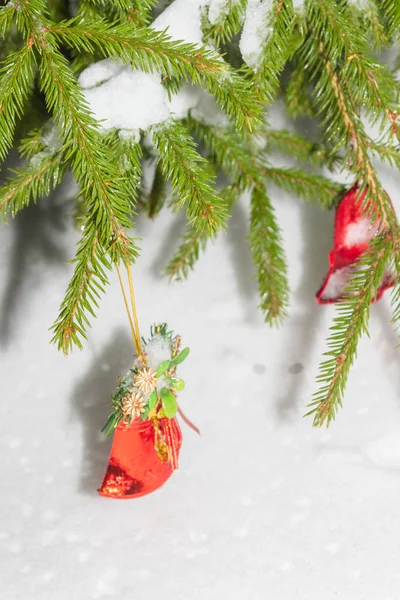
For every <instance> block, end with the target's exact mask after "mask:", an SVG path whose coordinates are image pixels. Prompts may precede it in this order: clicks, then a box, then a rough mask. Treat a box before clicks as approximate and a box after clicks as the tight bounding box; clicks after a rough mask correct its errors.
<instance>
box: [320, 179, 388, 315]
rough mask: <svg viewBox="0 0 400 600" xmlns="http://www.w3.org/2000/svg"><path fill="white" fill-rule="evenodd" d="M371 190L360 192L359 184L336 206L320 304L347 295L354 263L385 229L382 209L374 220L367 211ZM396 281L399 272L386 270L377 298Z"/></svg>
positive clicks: (377, 212)
mask: <svg viewBox="0 0 400 600" xmlns="http://www.w3.org/2000/svg"><path fill="white" fill-rule="evenodd" d="M366 194H367V190H364V191H363V192H362V193H360V191H359V189H358V185H357V184H356V185H354V186H353V187H352V188H351V190H349V191H348V192H347V193H346V194H345V195H344V196H343V198H342V200H341V202H340V204H339V206H338V207H337V210H336V218H335V233H334V238H333V250H332V251H331V252H329V271H328V274H327V276H326V278H325V280H324V282H323V284H322V286H321V288H320V289H319V290H318V292H317V294H316V299H317V302H318V303H319V304H330V303H333V302H337V301H338V300H341V299H343V298H344V290H345V289H346V286H347V283H348V281H349V279H350V277H351V273H352V270H353V269H354V263H356V261H357V260H358V259H359V258H360V256H361V255H362V254H363V253H364V252H365V251H366V250H367V248H368V245H369V243H370V242H371V240H372V239H373V237H374V236H375V235H376V234H377V233H382V232H383V231H384V229H385V224H384V223H383V221H382V219H381V218H380V215H379V211H376V212H375V214H376V217H375V220H374V221H373V220H372V219H371V217H370V216H369V215H367V214H366V208H368V209H369V207H370V204H371V203H370V202H369V203H368V204H367V207H366V208H365V207H363V200H364V198H365V196H366ZM394 283H395V276H394V275H393V273H390V272H389V271H385V273H384V275H383V278H382V282H381V285H380V286H379V288H378V290H377V294H376V297H375V298H374V299H373V300H372V301H373V302H376V301H377V300H379V299H380V298H381V297H382V294H383V292H384V291H385V290H387V289H388V288H390V287H392V286H393V285H394Z"/></svg>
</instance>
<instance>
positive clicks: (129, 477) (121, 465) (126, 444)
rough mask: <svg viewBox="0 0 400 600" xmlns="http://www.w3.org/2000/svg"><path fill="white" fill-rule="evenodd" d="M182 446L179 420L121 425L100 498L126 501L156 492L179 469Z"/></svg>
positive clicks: (147, 421) (135, 422)
mask: <svg viewBox="0 0 400 600" xmlns="http://www.w3.org/2000/svg"><path fill="white" fill-rule="evenodd" d="M181 445H182V433H181V430H180V427H179V424H178V421H177V420H176V419H175V418H174V419H167V418H160V419H154V420H148V419H146V420H144V421H141V420H140V418H137V419H134V420H133V421H132V423H131V424H130V425H129V424H127V423H126V422H124V423H121V424H120V425H118V427H117V428H116V429H115V433H114V439H113V444H112V448H111V453H110V458H109V460H108V465H107V470H106V473H105V475H104V479H103V482H102V484H101V486H100V488H99V490H98V492H99V494H100V495H101V496H107V497H108V498H121V499H125V498H138V497H139V496H145V495H146V494H150V493H151V492H154V490H156V489H157V488H159V487H161V486H162V485H163V484H164V483H165V482H166V481H167V479H169V478H170V477H171V475H172V473H173V472H174V470H175V469H177V468H178V455H179V450H180V448H181Z"/></svg>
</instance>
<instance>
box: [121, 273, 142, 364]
mask: <svg viewBox="0 0 400 600" xmlns="http://www.w3.org/2000/svg"><path fill="white" fill-rule="evenodd" d="M116 268H117V274H118V279H119V284H120V286H121V292H122V296H123V299H124V304H125V308H126V312H127V315H128V320H129V326H130V330H131V334H132V340H133V345H134V346H135V350H136V354H137V356H142V355H143V353H142V347H141V343H140V333H139V321H138V317H137V310H136V301H135V293H134V290H133V280H132V270H131V266H130V265H127V266H126V271H127V274H128V282H129V295H130V300H131V307H132V314H131V310H130V308H129V303H128V297H127V295H126V291H125V286H124V282H123V280H122V275H121V269H120V268H119V265H116Z"/></svg>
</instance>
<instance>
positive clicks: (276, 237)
mask: <svg viewBox="0 0 400 600" xmlns="http://www.w3.org/2000/svg"><path fill="white" fill-rule="evenodd" d="M249 242H250V249H251V251H252V255H253V260H254V262H255V265H256V267H257V279H258V288H259V293H260V296H261V305H260V307H261V309H262V311H263V313H264V315H265V322H266V323H268V324H270V325H273V324H276V323H279V322H280V321H282V319H283V318H284V317H285V316H286V309H287V307H288V304H289V296H288V287H289V286H288V282H287V270H286V261H285V257H284V254H283V251H282V241H281V239H280V232H279V228H278V226H277V224H276V221H275V215H274V210H273V208H272V205H271V202H270V200H269V198H268V196H267V192H266V190H265V188H264V189H262V188H258V187H257V188H254V190H253V193H252V196H251V216H250V234H249Z"/></svg>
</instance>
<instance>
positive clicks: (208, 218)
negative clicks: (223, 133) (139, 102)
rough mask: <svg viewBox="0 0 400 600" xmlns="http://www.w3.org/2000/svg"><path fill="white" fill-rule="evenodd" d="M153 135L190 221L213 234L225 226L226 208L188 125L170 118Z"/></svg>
mask: <svg viewBox="0 0 400 600" xmlns="http://www.w3.org/2000/svg"><path fill="white" fill-rule="evenodd" d="M152 135H153V142H154V144H155V146H156V148H157V151H158V162H159V164H160V166H161V170H162V172H163V174H164V177H165V178H167V179H169V180H170V181H171V185H172V188H173V190H174V193H175V195H176V196H177V197H178V206H181V207H185V209H186V213H187V215H188V219H189V222H190V224H191V225H192V226H193V227H194V228H195V229H199V230H200V231H208V233H209V234H213V233H215V232H217V231H218V230H219V229H221V228H223V227H224V226H225V221H226V218H227V213H226V208H225V206H224V204H223V203H222V202H221V199H220V198H219V197H218V194H217V192H216V191H215V190H214V189H213V188H212V187H211V184H212V183H213V181H212V179H211V177H210V176H209V175H208V174H207V173H206V171H205V170H204V168H202V167H203V166H204V165H205V163H206V161H205V159H204V158H202V156H201V155H200V154H199V153H198V152H197V151H196V149H195V143H194V141H193V139H192V138H191V137H190V136H189V135H188V133H187V131H186V129H185V127H184V126H183V125H182V124H181V123H179V122H177V121H170V122H169V123H166V124H163V125H158V126H156V127H154V128H153V130H152Z"/></svg>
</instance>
